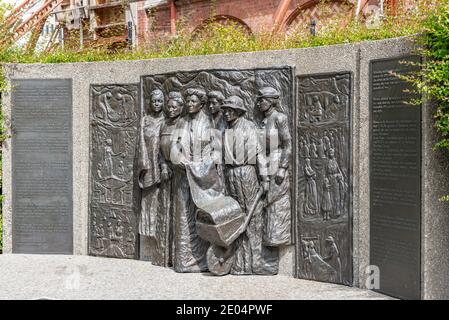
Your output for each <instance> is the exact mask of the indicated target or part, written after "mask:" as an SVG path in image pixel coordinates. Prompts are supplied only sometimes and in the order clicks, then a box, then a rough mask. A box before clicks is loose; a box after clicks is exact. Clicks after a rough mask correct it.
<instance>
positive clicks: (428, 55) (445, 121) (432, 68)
mask: <svg viewBox="0 0 449 320" xmlns="http://www.w3.org/2000/svg"><path fill="white" fill-rule="evenodd" d="M423 27H424V31H425V32H424V33H423V35H422V36H421V37H420V39H419V42H420V44H421V46H422V47H423V48H424V49H422V50H421V54H422V55H423V56H424V58H425V60H424V62H423V64H422V71H421V73H420V74H418V75H417V76H415V77H413V78H411V79H410V80H411V81H412V82H413V83H414V85H415V86H416V88H417V89H418V90H419V91H420V92H422V93H424V94H425V95H427V97H428V98H431V99H434V100H435V102H436V103H437V108H436V112H435V115H434V117H435V128H436V129H437V131H438V132H439V133H440V134H441V139H440V141H439V142H438V143H437V144H436V147H437V148H440V149H443V150H446V151H448V150H449V1H448V0H441V1H440V3H439V5H438V6H435V7H434V8H433V9H432V11H431V13H430V15H429V17H428V19H427V20H426V21H425V23H424V25H423Z"/></svg>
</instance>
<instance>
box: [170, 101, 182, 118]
mask: <svg viewBox="0 0 449 320" xmlns="http://www.w3.org/2000/svg"><path fill="white" fill-rule="evenodd" d="M181 112H182V105H181V104H180V103H179V102H178V101H176V100H169V101H168V104H167V114H168V117H169V118H172V119H173V118H176V117H177V116H179V115H180V114H181Z"/></svg>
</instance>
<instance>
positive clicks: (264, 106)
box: [257, 98, 271, 112]
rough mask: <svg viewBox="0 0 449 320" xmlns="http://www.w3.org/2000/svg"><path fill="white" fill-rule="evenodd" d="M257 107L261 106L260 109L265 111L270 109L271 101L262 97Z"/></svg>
mask: <svg viewBox="0 0 449 320" xmlns="http://www.w3.org/2000/svg"><path fill="white" fill-rule="evenodd" d="M257 107H258V108H259V110H260V111H262V112H265V111H267V110H269V109H270V107H271V101H270V100H268V99H267V98H260V99H259V100H258V101H257Z"/></svg>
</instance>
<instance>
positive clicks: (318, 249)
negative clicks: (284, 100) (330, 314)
mask: <svg viewBox="0 0 449 320" xmlns="http://www.w3.org/2000/svg"><path fill="white" fill-rule="evenodd" d="M297 84H298V85H297V90H298V92H297V102H298V104H297V107H298V112H297V122H298V126H297V137H298V140H297V156H298V158H297V159H298V161H297V163H298V168H297V181H298V184H297V212H296V215H297V221H298V225H297V231H298V233H297V234H298V238H297V243H296V246H297V252H302V254H299V255H298V256H297V258H298V264H297V267H298V276H299V277H301V278H306V279H313V280H320V281H326V282H335V283H344V284H350V283H351V282H352V254H351V252H352V250H351V243H352V235H351V219H352V213H351V212H350V210H351V181H352V180H351V176H350V174H351V173H350V172H351V171H350V161H351V158H350V138H351V135H350V106H351V90H350V88H351V78H350V73H341V74H324V75H316V76H314V75H312V76H302V77H298V78H297Z"/></svg>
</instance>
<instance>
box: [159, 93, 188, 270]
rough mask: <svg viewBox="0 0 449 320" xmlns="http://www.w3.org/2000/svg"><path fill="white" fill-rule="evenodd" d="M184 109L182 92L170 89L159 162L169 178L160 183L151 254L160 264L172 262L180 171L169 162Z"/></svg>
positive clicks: (164, 264)
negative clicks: (153, 249)
mask: <svg viewBox="0 0 449 320" xmlns="http://www.w3.org/2000/svg"><path fill="white" fill-rule="evenodd" d="M183 109H184V99H183V97H182V94H181V93H180V92H177V91H172V92H170V93H169V94H168V101H167V104H166V105H165V109H164V112H165V115H166V119H165V122H164V124H163V125H162V128H161V141H160V148H161V155H162V157H163V159H164V161H162V162H161V167H162V171H163V172H166V173H167V174H168V177H167V178H169V180H167V181H166V182H165V183H163V184H162V185H161V198H162V210H163V214H160V215H159V218H160V221H159V222H158V225H159V227H160V228H159V229H158V237H157V247H156V248H157V249H156V250H157V256H153V263H156V264H158V265H161V266H168V265H170V264H172V261H171V260H170V256H171V251H172V250H171V247H172V242H173V225H172V221H173V214H174V212H173V210H174V208H173V200H174V199H173V194H174V187H175V186H179V179H180V178H181V174H182V173H181V171H180V170H179V171H178V169H177V168H176V167H175V166H174V165H173V163H172V162H171V155H170V153H171V149H172V146H173V143H174V142H175V141H173V135H174V131H175V129H176V125H177V123H178V121H179V119H180V118H181V114H182V112H183Z"/></svg>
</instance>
